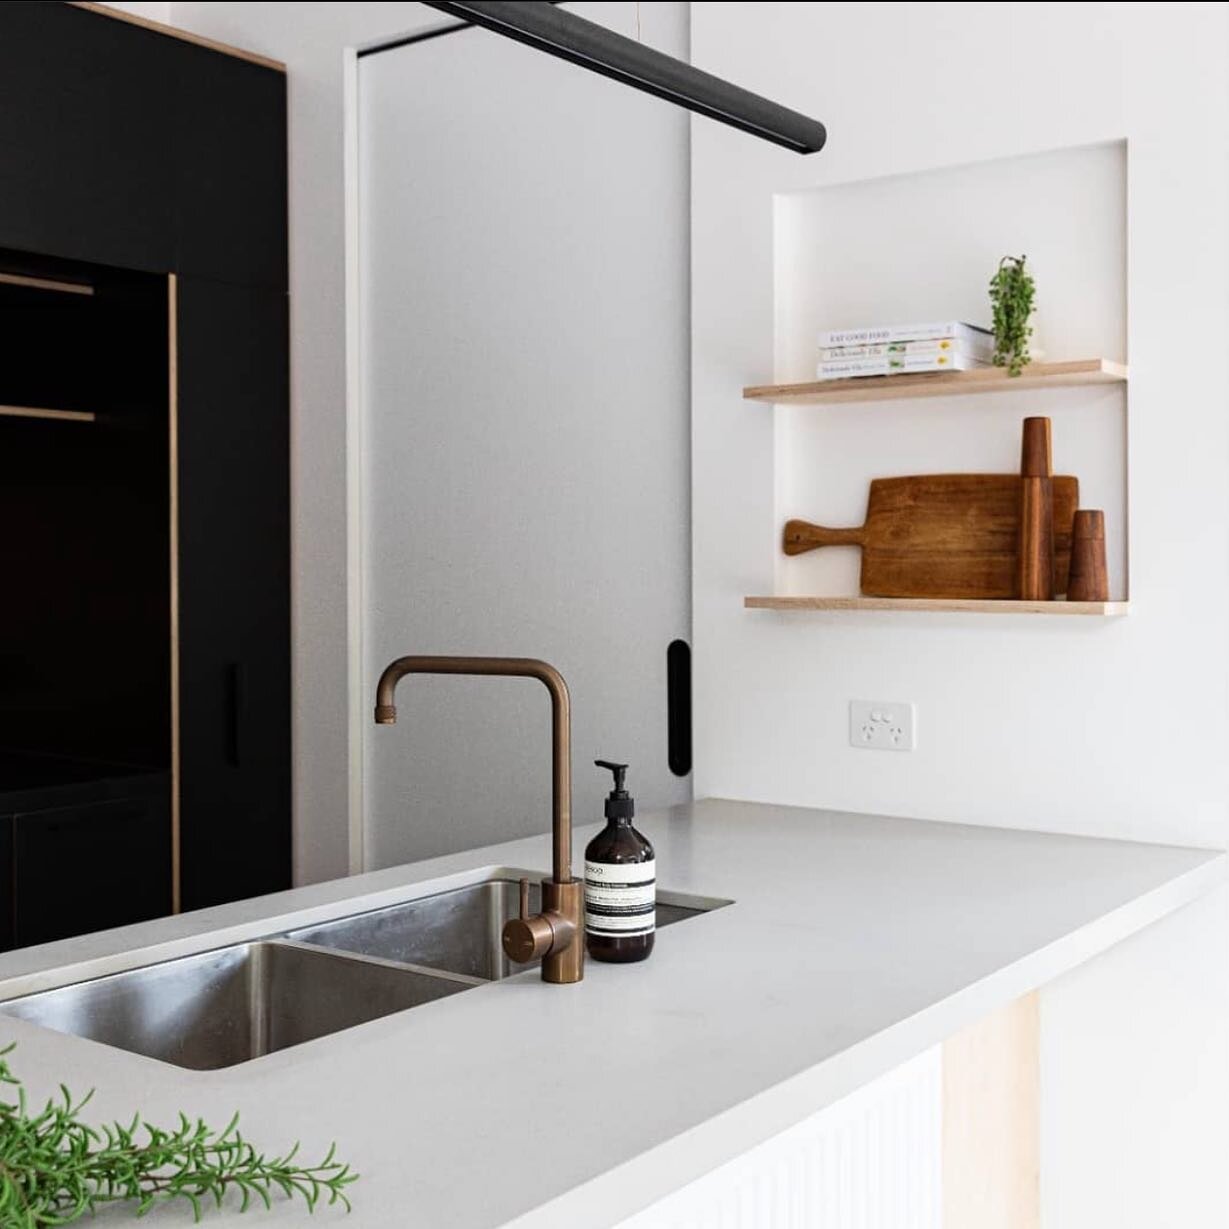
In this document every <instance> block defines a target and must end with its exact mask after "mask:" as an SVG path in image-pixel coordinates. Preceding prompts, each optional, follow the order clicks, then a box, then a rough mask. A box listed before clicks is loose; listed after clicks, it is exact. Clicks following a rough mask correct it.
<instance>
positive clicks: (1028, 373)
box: [743, 358, 1127, 405]
mask: <svg viewBox="0 0 1229 1229" xmlns="http://www.w3.org/2000/svg"><path fill="white" fill-rule="evenodd" d="M1126 380H1127V369H1126V365H1125V364H1123V363H1115V362H1111V361H1110V360H1109V359H1107V358H1087V359H1073V360H1072V361H1070V362H1066V363H1030V364H1029V365H1028V366H1027V367H1025V369H1024V371H1023V372H1022V373H1021V374H1020V375H1018V376H1010V375H1008V374H1007V371H1006V369H1005V368H1003V367H978V368H977V369H976V370H974V371H938V372H915V373H913V374H911V375H900V376H855V377H852V378H850V379H847V380H820V381H812V382H811V383H809V384H761V385H756V386H753V387H751V388H744V389H743V396H744V397H745V398H746V399H747V400H748V401H768V402H773V403H780V404H785V405H821V404H824V403H829V404H833V405H838V404H840V403H842V402H847V401H889V400H896V399H897V398H904V397H953V396H957V395H958V394H961V393H1010V392H1018V391H1021V390H1024V389H1030V388H1074V387H1077V386H1080V385H1085V384H1125V383H1126Z"/></svg>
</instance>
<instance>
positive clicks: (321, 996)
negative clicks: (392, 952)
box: [0, 942, 482, 1071]
mask: <svg viewBox="0 0 1229 1229" xmlns="http://www.w3.org/2000/svg"><path fill="white" fill-rule="evenodd" d="M481 984H482V983H481V982H480V981H479V980H478V979H477V978H473V977H465V976H462V975H457V974H452V973H444V972H440V971H439V970H429V969H415V968H409V967H406V966H404V965H396V964H393V963H391V962H388V961H380V960H367V959H363V958H361V957H353V956H343V955H341V954H339V953H337V952H332V951H328V950H326V949H323V948H319V947H307V946H304V945H302V944H298V943H286V942H261V943H245V944H240V945H238V946H236V947H224V948H220V949H219V950H217V951H212V952H206V953H204V954H203V955H200V956H188V957H185V958H184V959H182V960H168V961H166V962H165V963H163V964H155V965H149V966H148V967H146V968H143V969H134V970H132V971H131V972H128V973H117V974H115V975H113V976H111V977H101V978H98V979H96V980H94V981H87V982H79V983H77V984H76V985H72V986H65V987H63V988H61V989H58V990H46V991H43V992H42V993H40V994H32V995H28V996H27V997H25V998H20V999H13V1000H12V1001H10V1002H7V1003H4V1004H2V1005H0V1011H2V1012H3V1013H4V1014H5V1015H9V1016H16V1017H18V1018H19V1019H22V1020H28V1021H30V1022H31V1023H33V1024H40V1025H42V1026H43V1027H44V1028H50V1029H54V1030H55V1031H57V1032H61V1033H73V1034H75V1035H76V1036H78V1037H88V1038H90V1039H91V1040H93V1041H100V1042H102V1043H103V1044H104V1045H111V1046H115V1047H117V1048H118V1049H121V1050H130V1051H132V1052H133V1053H135V1054H144V1055H147V1056H148V1057H150V1058H157V1059H161V1060H162V1061H163V1062H167V1063H174V1064H175V1065H176V1066H179V1067H190V1068H193V1069H195V1070H200V1071H207V1070H212V1069H215V1068H218V1067H233V1066H234V1065H235V1064H236V1063H243V1062H247V1061H248V1060H249V1059H252V1058H258V1057H260V1055H262V1054H269V1053H272V1052H273V1051H274V1050H284V1049H286V1048H287V1047H289V1046H294V1045H299V1044H300V1043H301V1042H304V1041H310V1040H312V1039H313V1038H314V1037H323V1036H324V1035H325V1034H327V1033H335V1032H339V1031H340V1030H341V1029H344V1028H351V1027H353V1026H354V1025H356V1024H362V1023H364V1022H365V1021H367V1020H375V1019H377V1018H378V1017H380V1016H386V1015H389V1014H391V1013H392V1012H395V1011H404V1010H406V1008H409V1007H417V1006H418V1005H419V1004H420V1003H428V1002H430V1001H431V1000H433V999H438V998H443V997H444V996H446V995H449V994H456V993H457V992H458V991H461V990H468V989H469V988H470V987H471V986H477V985H481Z"/></svg>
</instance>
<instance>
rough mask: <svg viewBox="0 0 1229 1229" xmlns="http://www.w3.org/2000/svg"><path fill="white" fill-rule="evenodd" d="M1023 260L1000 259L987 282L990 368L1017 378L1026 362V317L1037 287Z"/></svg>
mask: <svg viewBox="0 0 1229 1229" xmlns="http://www.w3.org/2000/svg"><path fill="white" fill-rule="evenodd" d="M1027 260H1028V257H1027V256H1004V257H1003V259H1002V260H1000V261H999V267H998V269H997V270H996V271H995V274H994V276H993V277H992V278H991V279H990V302H991V304H992V305H993V307H994V365H995V366H996V367H1006V368H1007V371H1008V374H1010V375H1013V376H1018V375H1019V374H1020V372H1021V371H1023V370H1024V367H1025V365H1026V364H1027V363H1028V362H1029V360H1030V358H1031V355H1030V354H1029V352H1028V339H1029V338H1030V337H1032V335H1033V326H1032V324H1031V323H1030V317H1031V316H1032V314H1033V300H1034V298H1035V297H1036V292H1037V287H1036V284H1035V283H1034V281H1033V275H1032V274H1031V273H1030V272H1029V271H1028V270H1027V269H1026V268H1025V262H1026V261H1027Z"/></svg>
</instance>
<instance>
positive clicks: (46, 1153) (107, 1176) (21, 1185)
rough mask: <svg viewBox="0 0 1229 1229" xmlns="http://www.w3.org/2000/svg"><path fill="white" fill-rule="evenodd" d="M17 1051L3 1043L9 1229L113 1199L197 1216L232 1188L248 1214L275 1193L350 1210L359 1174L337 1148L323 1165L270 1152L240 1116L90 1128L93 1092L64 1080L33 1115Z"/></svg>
mask: <svg viewBox="0 0 1229 1229" xmlns="http://www.w3.org/2000/svg"><path fill="white" fill-rule="evenodd" d="M12 1050H13V1047H12V1046H11V1045H10V1046H8V1047H7V1048H6V1049H3V1050H0V1226H3V1227H4V1229H42V1226H47V1225H67V1224H70V1223H71V1222H73V1221H75V1220H77V1219H79V1218H80V1217H82V1216H87V1215H90V1214H91V1213H93V1212H95V1211H97V1210H98V1209H99V1208H101V1207H103V1206H105V1205H107V1204H113V1203H126V1202H130V1203H132V1204H134V1205H135V1206H134V1209H133V1210H134V1211H135V1213H136V1215H138V1216H141V1215H144V1213H146V1212H148V1211H149V1209H150V1208H151V1207H153V1206H154V1204H156V1203H159V1202H163V1201H167V1200H176V1199H182V1200H185V1201H186V1202H187V1203H189V1204H190V1205H191V1206H192V1210H193V1213H194V1214H195V1216H196V1219H197V1220H199V1219H200V1218H201V1216H202V1215H203V1213H204V1211H205V1209H206V1208H207V1207H208V1206H209V1204H210V1203H212V1204H214V1205H215V1206H217V1207H221V1205H222V1201H223V1199H224V1198H225V1197H226V1196H227V1195H228V1194H229V1193H230V1192H232V1191H233V1192H235V1193H236V1194H237V1197H238V1207H239V1210H240V1211H244V1212H246V1211H247V1210H248V1208H249V1207H251V1206H252V1205H253V1204H256V1205H259V1206H262V1207H265V1208H269V1207H272V1204H273V1199H274V1198H275V1197H278V1196H286V1197H288V1198H294V1197H295V1196H299V1197H301V1198H302V1199H303V1200H304V1202H305V1203H306V1204H307V1206H308V1209H309V1210H311V1211H315V1209H316V1207H317V1205H318V1204H319V1203H320V1202H321V1200H324V1201H325V1203H326V1204H336V1203H341V1204H342V1205H344V1206H345V1208H346V1210H347V1211H349V1208H350V1202H349V1200H348V1199H347V1197H346V1187H348V1186H349V1185H350V1184H351V1183H352V1182H354V1181H355V1180H356V1179H357V1177H358V1175H357V1174H355V1173H352V1172H351V1170H350V1167H349V1166H348V1165H344V1164H342V1163H341V1162H340V1161H338V1160H336V1159H335V1153H334V1149H333V1148H332V1147H330V1148H329V1150H328V1153H327V1155H326V1156H325V1158H324V1160H322V1161H321V1162H320V1163H319V1164H318V1165H299V1164H296V1163H295V1157H296V1154H297V1153H298V1148H299V1146H298V1144H295V1146H294V1147H293V1148H291V1149H290V1151H289V1152H287V1153H286V1154H285V1155H284V1156H272V1157H270V1156H265V1154H264V1153H261V1152H257V1150H256V1149H255V1148H254V1147H253V1146H252V1145H251V1144H250V1143H248V1142H247V1140H245V1139H244V1138H243V1136H242V1135H240V1134H239V1131H238V1121H239V1119H238V1115H236V1116H235V1117H234V1118H232V1119H231V1120H230V1122H229V1123H228V1124H227V1125H226V1127H225V1128H224V1129H223V1130H221V1131H217V1130H215V1129H213V1128H212V1127H209V1126H207V1125H206V1124H205V1123H204V1122H203V1121H201V1120H199V1119H197V1120H196V1121H193V1120H192V1119H190V1118H188V1117H187V1115H185V1114H180V1116H179V1122H178V1123H177V1124H176V1125H175V1126H174V1127H171V1128H169V1129H167V1128H163V1127H156V1126H152V1125H150V1124H149V1123H146V1122H143V1121H142V1120H141V1119H140V1117H136V1118H134V1119H133V1120H132V1122H131V1123H129V1124H128V1125H127V1126H125V1125H124V1124H123V1123H119V1122H116V1123H111V1124H110V1125H107V1126H102V1127H91V1126H88V1125H87V1124H86V1123H84V1122H82V1121H81V1111H82V1109H83V1108H84V1107H85V1105H86V1103H87V1102H88V1101H89V1099H90V1097H91V1096H92V1095H93V1094H92V1093H90V1094H87V1095H86V1096H84V1097H82V1098H81V1099H80V1100H77V1101H74V1100H73V1097H72V1095H71V1094H70V1093H69V1091H68V1089H67V1088H65V1087H64V1086H63V1085H61V1086H60V1097H59V1099H56V1100H51V1101H48V1102H47V1104H46V1105H45V1106H44V1107H43V1109H42V1110H41V1111H40V1112H38V1113H35V1112H32V1111H31V1110H30V1109H29V1107H28V1106H27V1102H26V1094H25V1090H24V1089H23V1088H22V1085H21V1081H20V1080H18V1079H17V1078H16V1077H15V1076H14V1075H13V1073H12V1071H11V1070H10V1069H9V1065H8V1062H7V1061H6V1057H7V1055H8V1054H10V1053H11V1052H12ZM5 1085H7V1086H8V1087H7V1088H5V1087H4V1086H5ZM9 1098H12V1099H11V1100H10V1099H9Z"/></svg>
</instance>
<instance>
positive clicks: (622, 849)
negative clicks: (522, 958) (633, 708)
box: [585, 760, 657, 964]
mask: <svg viewBox="0 0 1229 1229" xmlns="http://www.w3.org/2000/svg"><path fill="white" fill-rule="evenodd" d="M594 763H596V764H597V766H598V767H599V768H606V769H609V770H610V771H611V772H613V773H614V789H612V790H611V791H610V796H609V797H608V798H607V799H606V827H605V828H603V829H602V831H601V832H599V833H598V834H597V836H595V837H594V838H593V840H591V841H590V842H589V844H588V846H586V848H585V939H586V943H587V945H588V949H589V955H590V956H592V957H593V959H594V960H606V961H609V962H611V963H612V964H626V963H630V962H631V961H633V960H644V959H645V958H646V957H647V956H648V954H649V953H650V952H651V951H652V950H653V935H654V931H655V930H656V928H657V862H656V859H655V856H654V853H653V846H652V845H650V844H649V842H648V841H646V840H645V838H644V837H643V836H641V834H640V833H639V832H637V831H636V829H635V828H633V827H632V818H633V816H634V815H635V814H636V801H635V799H634V798H632V796H631V795H630V794H629V793H628V792H627V788H626V786H625V783H624V782H625V778H626V775H627V765H626V764H612V763H610V761H609V760H595V761H594Z"/></svg>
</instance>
